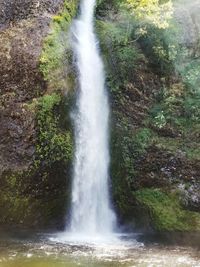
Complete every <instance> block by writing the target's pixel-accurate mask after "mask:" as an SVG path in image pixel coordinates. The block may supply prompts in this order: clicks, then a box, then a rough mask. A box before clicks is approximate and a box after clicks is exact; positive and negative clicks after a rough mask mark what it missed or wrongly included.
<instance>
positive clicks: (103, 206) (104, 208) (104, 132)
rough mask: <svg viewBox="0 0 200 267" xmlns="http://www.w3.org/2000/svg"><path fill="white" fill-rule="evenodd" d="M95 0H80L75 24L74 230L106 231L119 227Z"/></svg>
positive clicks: (72, 210) (73, 33)
mask: <svg viewBox="0 0 200 267" xmlns="http://www.w3.org/2000/svg"><path fill="white" fill-rule="evenodd" d="M95 4H96V3H95V0H82V2H81V6H80V15H79V17H78V19H77V20H75V21H74V24H73V26H72V35H73V44H72V45H73V50H74V54H75V58H76V65H77V70H78V81H79V93H78V96H77V106H76V112H74V114H73V120H74V126H75V127H74V128H75V158H74V174H73V184H72V203H71V223H70V232H71V233H76V234H84V235H86V236H94V235H106V234H109V233H112V232H113V230H114V227H115V222H116V218H115V214H114V212H113V211H112V209H111V205H110V199H109V131H108V124H109V105H108V96H107V93H106V90H105V74H104V66H103V62H102V59H101V57H100V54H99V49H98V42H97V39H96V36H95V33H94V8H95Z"/></svg>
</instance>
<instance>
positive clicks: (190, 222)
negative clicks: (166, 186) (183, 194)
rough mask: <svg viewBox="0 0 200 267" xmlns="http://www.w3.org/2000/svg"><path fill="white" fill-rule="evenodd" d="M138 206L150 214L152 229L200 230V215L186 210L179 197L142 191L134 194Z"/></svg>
mask: <svg viewBox="0 0 200 267" xmlns="http://www.w3.org/2000/svg"><path fill="white" fill-rule="evenodd" d="M134 197H135V198H136V200H137V202H138V204H139V205H140V206H142V207H143V208H145V209H146V211H147V212H148V213H149V216H150V220H151V224H152V227H153V228H155V229H156V230H158V231H197V230H200V215H199V213H197V212H191V211H187V210H184V209H183V208H182V206H181V205H180V202H179V199H178V196H177V195H175V194H167V193H164V192H162V191H161V190H159V189H142V190H139V191H136V192H135V193H134Z"/></svg>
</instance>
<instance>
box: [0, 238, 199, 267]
mask: <svg viewBox="0 0 200 267" xmlns="http://www.w3.org/2000/svg"><path fill="white" fill-rule="evenodd" d="M52 240H53V241H52ZM78 266H79V267H111V266H112V267H122V266H123V267H154V266H155V267H173V266H175V267H176V266H180V267H200V255H199V251H197V250H195V249H192V248H181V247H166V246H165V247H164V246H161V245H158V244H151V245H147V246H144V245H143V244H141V243H138V242H136V241H135V239H133V238H132V239H128V240H122V241H120V242H115V243H112V244H111V243H96V244H92V245H89V244H77V243H75V242H68V243H64V242H62V243H60V242H58V240H57V241H56V239H55V238H53V239H52V238H49V237H48V236H47V235H46V236H42V235H38V234H35V235H33V236H32V237H26V236H25V235H24V236H20V237H19V236H18V237H17V238H16V236H9V237H8V236H2V235H1V239H0V267H78Z"/></svg>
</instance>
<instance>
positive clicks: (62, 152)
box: [35, 93, 73, 166]
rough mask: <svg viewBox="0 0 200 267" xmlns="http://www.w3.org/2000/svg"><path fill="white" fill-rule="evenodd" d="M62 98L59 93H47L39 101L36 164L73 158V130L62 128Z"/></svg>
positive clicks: (47, 164) (66, 160) (49, 164)
mask: <svg viewBox="0 0 200 267" xmlns="http://www.w3.org/2000/svg"><path fill="white" fill-rule="evenodd" d="M61 102H62V99H61V96H60V95H59V94H56V93H54V94H51V95H45V96H43V97H41V98H40V99H38V103H37V115H36V120H37V127H38V141H37V146H36V160H35V165H36V166H38V165H40V164H41V163H42V164H43V165H44V164H45V165H46V166H51V165H52V164H53V163H54V162H59V161H62V162H66V163H67V162H68V161H69V160H71V158H72V152H73V141H72V134H71V131H70V130H68V131H66V129H62V127H61V125H60V115H59V114H60V113H59V111H58V109H59V106H60V105H61Z"/></svg>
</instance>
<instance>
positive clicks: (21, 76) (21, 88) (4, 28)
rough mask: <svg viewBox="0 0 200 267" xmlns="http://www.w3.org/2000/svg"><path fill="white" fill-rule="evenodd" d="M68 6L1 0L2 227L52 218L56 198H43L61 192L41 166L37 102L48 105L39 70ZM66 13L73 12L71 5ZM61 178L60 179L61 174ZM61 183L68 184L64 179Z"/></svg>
mask: <svg viewBox="0 0 200 267" xmlns="http://www.w3.org/2000/svg"><path fill="white" fill-rule="evenodd" d="M70 3H72V1H71V2H70V1H69V4H70ZM64 4H65V3H64V1H62V0H60V1H59V0H56V1H55V0H52V1H51V0H49V1H48V0H44V1H41V0H40V1H34V0H33V1H30V0H29V1H18V0H17V1H12V0H10V1H0V12H1V13H0V66H1V67H0V112H1V116H0V125H1V128H0V136H1V138H0V139H1V140H0V151H1V152H0V184H1V189H0V210H1V222H3V223H5V222H7V221H9V222H10V223H12V221H13V223H16V224H20V223H22V224H23V223H24V224H26V223H27V222H28V221H29V223H30V222H31V221H32V223H33V224H34V223H35V224H40V223H41V224H42V223H44V221H43V219H44V218H43V217H45V216H46V217H48V216H49V215H50V214H49V215H48V213H50V212H49V211H48V210H47V209H48V207H50V206H48V205H49V204H48V202H49V201H50V202H51V203H52V201H53V198H54V197H55V198H56V196H54V193H53V192H51V193H52V197H51V199H49V197H47V196H45V195H47V194H48V193H47V191H50V189H51V190H54V189H55V188H56V187H57V189H56V190H59V186H57V184H56V185H55V184H54V182H53V181H55V183H58V181H56V177H53V176H54V174H53V173H54V172H53V173H52V171H50V169H51V167H52V166H51V163H50V164H49V166H48V168H47V167H46V168H45V167H44V166H42V165H44V164H42V161H40V162H39V163H38V155H37V154H38V153H37V150H38V148H37V147H38V146H39V144H38V143H39V133H40V132H41V129H40V127H39V125H38V117H39V115H38V112H39V110H41V109H42V107H41V105H42V104H40V107H41V108H38V105H39V104H37V103H38V101H40V103H44V102H45V101H42V96H43V95H45V94H46V93H47V88H48V81H47V80H45V78H44V75H43V73H42V71H41V70H40V58H41V54H42V51H43V47H44V42H45V38H47V36H48V35H49V34H50V33H51V32H52V31H53V30H52V27H53V26H52V21H53V18H54V16H55V15H56V14H60V13H59V12H61V11H62V10H63V8H64ZM68 9H69V12H70V6H69V7H68ZM66 24H67V21H66ZM58 102H59V100H58ZM45 103H46V102H45ZM49 108H52V110H49V111H48V112H46V116H47V113H48V115H49V116H51V113H52V114H53V113H54V111H53V109H54V105H53V104H52V106H51V107H49ZM44 116H45V114H44ZM52 116H54V115H52ZM40 119H41V118H40ZM43 120H45V119H44V118H43ZM47 123H48V122H47ZM49 123H50V122H49ZM52 123H53V122H52ZM54 127H56V126H55V125H54ZM46 142H48V140H46ZM36 161H37V164H38V166H37V164H36ZM58 165H59V164H58ZM54 167H55V166H54ZM33 169H34V170H33ZM43 169H45V170H43ZM47 169H48V170H47ZM41 172H42V173H43V178H42V176H41V175H40V173H41ZM45 173H46V174H45ZM49 173H50V174H49ZM59 174H60V175H61V176H62V172H61V173H59ZM45 175H46V176H47V175H49V177H51V178H49V179H50V180H49V181H44V176H45ZM62 177H63V176H62ZM42 181H43V185H42V189H41V183H42ZM60 184H61V185H63V184H64V185H65V178H63V182H61V183H60ZM49 187H50V188H49ZM52 188H54V189H52ZM63 190H64V189H63ZM47 198H48V199H47ZM55 202H56V199H55ZM51 205H53V206H54V204H53V203H52V204H51ZM39 206H40V208H39ZM43 206H46V208H44V207H43ZM37 209H38V212H37V211H36V210H37ZM18 212H19V214H20V215H18V214H17V213H18ZM31 212H32V213H33V214H32V215H31ZM34 213H35V214H34ZM42 213H46V215H45V214H42ZM61 213H62V212H61ZM50 217H51V215H50ZM40 219H41V221H40ZM45 220H46V219H45ZM39 221H40V222H39Z"/></svg>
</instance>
